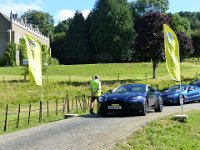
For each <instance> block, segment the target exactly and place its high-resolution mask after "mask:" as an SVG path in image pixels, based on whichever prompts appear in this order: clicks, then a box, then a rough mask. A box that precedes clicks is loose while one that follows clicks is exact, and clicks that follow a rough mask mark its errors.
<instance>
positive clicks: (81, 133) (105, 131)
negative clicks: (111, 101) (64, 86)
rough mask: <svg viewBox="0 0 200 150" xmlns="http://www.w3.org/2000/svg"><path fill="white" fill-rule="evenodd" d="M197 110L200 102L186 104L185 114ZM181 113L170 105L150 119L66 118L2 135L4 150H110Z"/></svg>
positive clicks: (135, 117)
mask: <svg viewBox="0 0 200 150" xmlns="http://www.w3.org/2000/svg"><path fill="white" fill-rule="evenodd" d="M193 109H200V103H192V104H187V105H184V111H189V110H193ZM180 111H181V108H180V106H167V107H164V110H163V112H162V113H156V112H154V111H152V112H149V113H148V114H147V116H121V115H120V116H117V115H110V116H107V117H100V116H98V115H87V116H83V117H75V118H70V119H64V120H61V121H57V122H53V123H48V124H45V125H41V126H38V127H33V128H30V129H26V130H22V131H19V132H15V133H11V134H6V135H1V136H0V150H36V149H37V150H107V149H111V148H112V147H113V146H114V145H115V144H116V142H117V141H119V140H121V139H123V138H125V137H127V136H129V135H130V134H132V133H133V132H134V131H136V130H137V129H139V128H141V127H143V126H144V125H145V124H146V123H147V122H150V121H152V120H155V119H157V118H159V117H163V116H166V115H169V114H173V113H175V112H178V113H179V112H180ZM178 113H176V114H178Z"/></svg>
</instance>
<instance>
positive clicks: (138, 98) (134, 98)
mask: <svg viewBox="0 0 200 150" xmlns="http://www.w3.org/2000/svg"><path fill="white" fill-rule="evenodd" d="M141 98H142V96H135V97H132V98H131V99H130V101H131V102H137V101H138V100H140V99H141Z"/></svg>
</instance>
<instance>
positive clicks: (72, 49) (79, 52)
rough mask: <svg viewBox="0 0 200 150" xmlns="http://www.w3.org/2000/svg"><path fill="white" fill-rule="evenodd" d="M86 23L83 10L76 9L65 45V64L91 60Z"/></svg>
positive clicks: (82, 62) (83, 62)
mask: <svg viewBox="0 0 200 150" xmlns="http://www.w3.org/2000/svg"><path fill="white" fill-rule="evenodd" d="M89 55H90V53H89V46H88V40H87V33H86V23H85V19H84V17H83V14H82V13H81V12H78V11H76V13H75V15H74V18H73V19H72V21H71V23H70V24H69V30H68V31H67V33H66V39H65V46H64V63H65V64H85V63H87V62H88V60H89V57H90V56H89Z"/></svg>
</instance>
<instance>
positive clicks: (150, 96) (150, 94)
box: [147, 86, 156, 107]
mask: <svg viewBox="0 0 200 150" xmlns="http://www.w3.org/2000/svg"><path fill="white" fill-rule="evenodd" d="M147 91H148V99H149V106H150V107H152V106H154V105H155V102H156V94H155V89H153V88H152V87H151V86H148V87H147Z"/></svg>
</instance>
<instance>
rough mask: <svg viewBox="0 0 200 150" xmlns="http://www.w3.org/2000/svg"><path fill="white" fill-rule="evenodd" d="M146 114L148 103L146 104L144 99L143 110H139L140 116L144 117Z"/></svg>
mask: <svg viewBox="0 0 200 150" xmlns="http://www.w3.org/2000/svg"><path fill="white" fill-rule="evenodd" d="M147 112H148V103H147V99H145V100H144V103H143V108H142V110H141V115H142V116H146V114H147Z"/></svg>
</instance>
